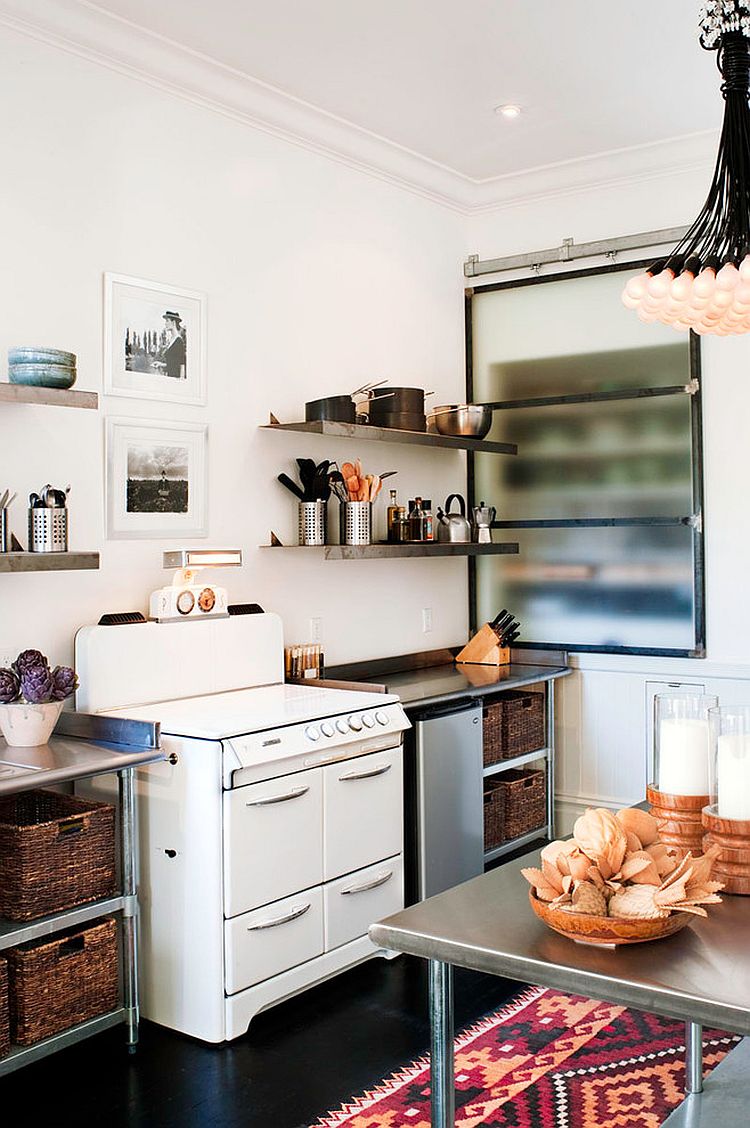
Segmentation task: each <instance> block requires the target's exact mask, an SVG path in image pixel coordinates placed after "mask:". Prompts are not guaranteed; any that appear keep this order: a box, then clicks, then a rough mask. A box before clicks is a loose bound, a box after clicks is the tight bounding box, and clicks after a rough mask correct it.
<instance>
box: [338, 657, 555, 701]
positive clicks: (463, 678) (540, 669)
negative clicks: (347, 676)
mask: <svg viewBox="0 0 750 1128" xmlns="http://www.w3.org/2000/svg"><path fill="white" fill-rule="evenodd" d="M570 673H572V670H571V668H570V667H569V666H532V665H529V666H527V665H525V664H522V663H520V662H512V663H511V664H510V665H508V666H479V665H473V664H464V665H459V666H457V665H454V664H452V663H451V664H445V665H441V666H427V667H425V668H424V669H421V670H406V671H403V672H402V673H398V674H381V675H380V676H379V677H376V676H373V677H370V678H361V679H359V680H361V681H364V682H370V683H372V684H377V685H384V686H385V687H386V690H387V692H388V693H397V694H398V696H399V698H400V699H401V704H402V705H403V706H404V707H405V708H407V709H408V708H410V707H411V708H414V707H415V706H417V705H436V704H438V703H440V702H443V701H450V700H451V699H453V698H460V697H484V696H486V695H487V694H490V693H495V692H497V690H499V689H520V688H521V686H524V685H534V684H535V683H538V682H542V681H552V680H553V679H554V678H563V677H565V676H566V675H567V674H570Z"/></svg>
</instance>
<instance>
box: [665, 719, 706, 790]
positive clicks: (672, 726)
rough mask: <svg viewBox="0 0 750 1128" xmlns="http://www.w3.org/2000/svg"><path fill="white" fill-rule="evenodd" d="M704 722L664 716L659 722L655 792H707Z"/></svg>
mask: <svg viewBox="0 0 750 1128" xmlns="http://www.w3.org/2000/svg"><path fill="white" fill-rule="evenodd" d="M708 752H709V737H708V721H701V720H697V719H692V718H684V717H665V718H664V720H663V721H662V722H661V724H660V725H659V780H658V784H657V786H658V788H659V791H663V792H664V793H665V794H666V795H708Z"/></svg>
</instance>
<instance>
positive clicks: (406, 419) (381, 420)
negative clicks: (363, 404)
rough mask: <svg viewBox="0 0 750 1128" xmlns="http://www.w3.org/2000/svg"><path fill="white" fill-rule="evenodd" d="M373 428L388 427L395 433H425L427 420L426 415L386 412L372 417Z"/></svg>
mask: <svg viewBox="0 0 750 1128" xmlns="http://www.w3.org/2000/svg"><path fill="white" fill-rule="evenodd" d="M369 418H370V423H371V424H372V426H373V427H387V428H388V429H389V430H394V431H425V430H426V429H427V419H426V417H425V415H424V413H422V414H420V413H419V412H403V411H386V412H383V413H382V414H381V415H370V417H369Z"/></svg>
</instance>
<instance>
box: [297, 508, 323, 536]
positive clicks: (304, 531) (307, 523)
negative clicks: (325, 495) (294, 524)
mask: <svg viewBox="0 0 750 1128" xmlns="http://www.w3.org/2000/svg"><path fill="white" fill-rule="evenodd" d="M327 514H328V509H327V505H326V502H325V501H301V502H300V503H299V522H298V543H299V544H304V545H313V544H325V543H326V523H327V522H326V518H327Z"/></svg>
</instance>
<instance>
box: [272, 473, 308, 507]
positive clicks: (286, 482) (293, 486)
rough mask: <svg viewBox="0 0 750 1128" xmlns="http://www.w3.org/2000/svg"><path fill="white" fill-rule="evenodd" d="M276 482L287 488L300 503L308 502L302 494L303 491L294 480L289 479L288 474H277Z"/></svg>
mask: <svg viewBox="0 0 750 1128" xmlns="http://www.w3.org/2000/svg"><path fill="white" fill-rule="evenodd" d="M276 480H277V481H278V482H281V484H282V486H286V488H287V489H288V490H290V491H291V493H293V494H294V496H295V497H296V498H298V500H299V501H305V500H306V499H305V495H304V493H303V492H302V490H301V489H300V488H299V486H298V485H297V483H296V482H293V481H292V479H291V478H290V477H289V475H288V474H277V476H276Z"/></svg>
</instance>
